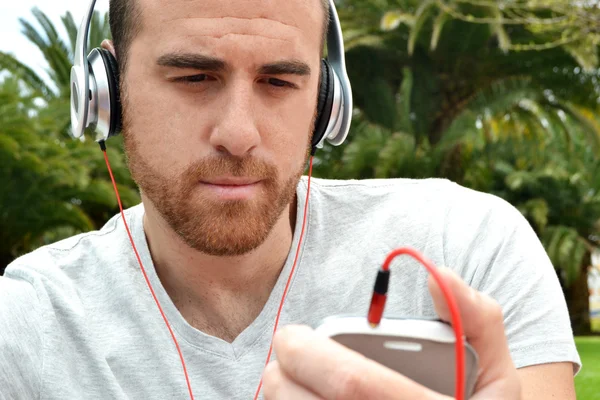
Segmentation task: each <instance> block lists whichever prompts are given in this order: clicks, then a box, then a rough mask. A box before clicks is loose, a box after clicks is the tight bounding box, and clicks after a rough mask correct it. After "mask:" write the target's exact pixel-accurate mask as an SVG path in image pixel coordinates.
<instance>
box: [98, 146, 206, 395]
mask: <svg viewBox="0 0 600 400" xmlns="http://www.w3.org/2000/svg"><path fill="white" fill-rule="evenodd" d="M100 148H101V149H102V152H103V153H104V161H105V162H106V167H107V168H108V173H109V174H110V179H111V181H112V184H113V188H114V189H115V194H116V195H117V201H118V203H119V210H120V211H121V219H123V223H124V224H125V230H127V235H128V236H129V241H130V242H131V247H133V252H134V253H135V256H136V258H137V260H138V263H139V264H140V268H141V270H142V274H143V275H144V279H145V280H146V284H147V285H148V289H150V293H151V294H152V298H153V299H154V302H155V303H156V306H157V307H158V311H160V315H161V316H162V318H163V321H165V325H166V326H167V329H168V330H169V333H170V334H171V338H173V343H175V347H176V348H177V353H178V354H179V359H180V360H181V366H182V367H183V374H184V375H185V382H186V383H187V388H188V391H189V393H190V399H191V400H194V394H193V393H192V385H191V384H190V377H189V376H188V372H187V368H186V366H185V361H184V360H183V354H182V353H181V348H180V347H179V343H178V342H177V339H176V338H175V334H174V333H173V330H172V329H171V325H169V321H168V320H167V316H166V315H165V313H164V312H163V309H162V307H161V306H160V303H159V301H158V299H157V298H156V294H155V293H154V289H153V288H152V285H151V284H150V280H149V279H148V275H147V274H146V270H145V269H144V265H143V264H142V259H141V258H140V255H139V253H138V251H137V247H136V246H135V243H134V241H133V237H132V236H131V232H130V231H129V225H127V220H126V219H125V213H124V212H123V204H121V196H119V189H117V183H116V182H115V177H114V175H113V173H112V169H111V168H110V162H109V161H108V155H107V154H106V144H105V143H104V142H103V141H102V142H100Z"/></svg>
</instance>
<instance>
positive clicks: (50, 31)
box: [0, 8, 139, 272]
mask: <svg viewBox="0 0 600 400" xmlns="http://www.w3.org/2000/svg"><path fill="white" fill-rule="evenodd" d="M33 14H34V16H35V19H36V21H37V23H38V24H39V26H40V30H38V29H36V28H35V27H34V26H33V24H31V23H30V22H28V21H26V20H23V19H21V24H22V26H23V33H24V34H25V35H26V36H27V38H28V39H29V40H30V41H31V42H33V43H34V44H35V45H36V46H37V47H38V48H39V50H40V51H41V52H42V54H43V55H44V57H45V59H46V61H47V63H48V69H47V72H48V76H49V77H50V79H51V81H50V82H47V81H46V80H44V78H43V77H41V76H39V75H37V74H36V73H35V72H34V71H33V70H32V69H31V68H29V67H28V66H26V65H24V64H23V63H21V62H20V61H19V60H18V59H17V58H16V57H14V56H13V55H11V54H7V53H2V52H0V69H1V70H4V71H7V72H9V74H10V75H9V77H8V78H7V79H5V81H4V82H3V83H2V99H1V100H0V153H2V155H1V157H0V158H1V159H2V160H3V163H4V164H3V165H2V169H1V170H0V171H1V172H0V178H1V181H2V182H6V183H5V184H3V185H4V188H3V189H6V190H2V193H0V217H1V218H0V229H1V231H0V241H1V243H0V272H2V270H3V269H4V267H5V266H6V264H8V262H10V261H11V260H12V259H13V258H14V257H16V256H18V255H20V254H23V253H25V252H28V251H31V250H33V249H34V248H36V247H38V246H40V245H43V244H46V243H49V242H54V241H56V240H59V239H62V238H65V237H68V236H72V235H73V234H76V233H80V232H85V231H89V230H92V229H98V228H100V227H101V226H102V225H103V224H104V223H105V222H106V221H107V220H108V219H109V218H110V217H112V216H113V215H114V214H115V213H116V212H118V207H117V202H116V198H115V195H114V192H113V188H112V183H111V182H110V178H109V176H108V173H107V172H106V166H105V164H104V158H103V155H102V153H101V152H100V150H99V148H98V146H97V145H94V144H93V143H92V142H90V141H89V140H88V141H87V142H86V141H78V140H74V139H73V138H72V137H71V135H70V111H69V110H70V108H69V107H70V105H69V103H70V68H71V65H72V57H73V49H74V46H75V42H76V36H77V25H76V24H75V22H74V20H73V17H72V15H71V14H70V13H67V14H66V15H65V16H64V17H62V22H63V25H64V28H65V29H66V32H67V34H68V39H69V43H68V44H66V43H65V42H64V41H63V39H62V38H61V37H60V36H59V34H58V31H57V29H56V27H55V26H54V25H53V24H52V22H51V21H50V20H49V18H48V17H47V16H46V15H45V14H44V13H43V12H41V11H40V10H38V9H37V8H34V9H33ZM109 34H110V32H109V29H108V23H107V17H106V15H105V16H104V17H101V16H100V15H99V14H98V13H95V14H94V17H93V19H92V28H91V33H90V44H91V45H93V46H98V45H99V44H100V43H101V40H102V39H103V38H105V37H109ZM115 145H116V146H115ZM113 146H114V147H116V148H117V149H119V150H120V151H112V152H110V158H111V166H112V168H113V172H114V173H115V177H116V179H117V182H119V191H120V193H121V196H122V199H123V203H124V206H125V207H129V206H132V205H134V204H137V203H138V202H139V195H138V193H137V190H136V189H135V184H134V183H133V181H132V180H131V177H130V175H129V171H128V170H127V168H126V164H125V159H124V156H123V152H122V148H121V147H122V145H121V142H120V138H115V139H114V140H111V147H113ZM5 160H6V161H5Z"/></svg>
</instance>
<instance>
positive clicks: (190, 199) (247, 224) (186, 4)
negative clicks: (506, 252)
mask: <svg viewBox="0 0 600 400" xmlns="http://www.w3.org/2000/svg"><path fill="white" fill-rule="evenodd" d="M137 1H138V2H139V3H140V10H141V13H142V18H141V21H140V22H141V23H142V26H143V27H142V31H141V33H140V34H139V35H138V36H136V38H135V39H134V40H133V42H132V44H131V47H130V50H129V60H128V67H127V71H126V72H125V74H124V76H123V82H124V86H125V90H124V92H123V107H124V136H125V147H126V152H127V155H128V158H129V165H130V169H131V172H132V175H133V177H134V179H135V180H136V182H137V183H138V185H139V186H140V188H141V190H142V195H143V197H144V201H145V202H148V201H149V202H151V203H152V205H153V206H154V207H155V208H156V210H157V211H158V212H159V213H160V214H161V216H162V217H163V219H164V220H165V221H166V222H167V223H168V224H169V226H170V227H171V228H172V229H173V230H174V231H175V232H176V233H177V234H178V235H179V236H180V237H181V238H182V239H183V240H184V241H185V242H186V243H187V244H188V245H189V246H191V247H193V248H195V249H197V250H199V251H202V252H204V253H208V254H212V255H240V254H244V253H247V252H249V251H251V250H253V249H254V248H256V247H257V246H259V245H260V244H261V243H262V242H263V241H264V240H265V239H266V237H267V236H268V234H269V232H270V231H271V229H272V228H273V226H274V224H275V222H276V221H277V220H278V219H279V218H280V217H281V216H282V213H283V211H284V210H286V206H288V204H290V202H291V201H292V200H293V199H294V195H295V189H296V185H297V183H298V180H299V179H300V176H301V175H302V172H303V170H304V166H305V162H306V159H307V151H308V149H309V143H310V136H311V134H312V128H313V124H314V117H315V109H316V100H317V86H318V78H319V67H320V56H321V51H320V50H321V49H320V45H321V37H322V32H321V27H322V24H323V10H322V8H321V7H320V2H319V0H309V1H307V0H285V1H284V0H278V1H277V0H228V1H223V0H201V1H200V0H194V1H190V0H137Z"/></svg>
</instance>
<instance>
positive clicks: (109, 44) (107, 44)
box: [101, 39, 117, 59]
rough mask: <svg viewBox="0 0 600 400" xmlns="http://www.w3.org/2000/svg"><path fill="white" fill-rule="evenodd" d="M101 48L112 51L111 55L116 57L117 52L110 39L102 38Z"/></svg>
mask: <svg viewBox="0 0 600 400" xmlns="http://www.w3.org/2000/svg"><path fill="white" fill-rule="evenodd" d="M101 46H102V48H103V49H106V50H108V51H110V52H111V53H112V55H113V56H114V57H115V59H116V58H117V54H116V52H115V46H114V45H113V42H112V40H108V39H104V40H103V41H102V45H101Z"/></svg>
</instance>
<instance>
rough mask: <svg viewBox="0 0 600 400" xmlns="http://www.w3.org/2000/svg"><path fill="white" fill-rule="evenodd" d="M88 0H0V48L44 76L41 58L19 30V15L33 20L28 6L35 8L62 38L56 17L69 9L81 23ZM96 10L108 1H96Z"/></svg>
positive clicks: (106, 5)
mask: <svg viewBox="0 0 600 400" xmlns="http://www.w3.org/2000/svg"><path fill="white" fill-rule="evenodd" d="M88 5H89V0H0V51H4V52H9V53H12V54H13V55H15V56H16V57H17V58H18V59H19V60H20V61H21V62H23V63H24V64H26V65H28V66H30V67H31V68H33V69H34V70H35V71H36V72H38V73H40V74H42V75H44V76H46V75H45V74H44V73H43V71H44V69H45V62H44V58H43V57H42V55H41V53H40V52H39V51H38V50H37V48H36V47H35V46H34V45H33V44H31V43H29V41H28V40H27V38H25V36H23V34H22V33H21V25H20V23H19V18H25V19H26V20H28V21H31V22H32V23H33V22H34V21H35V18H34V17H33V14H32V13H31V9H32V8H33V7H38V8H39V9H40V10H42V11H43V12H44V13H46V15H48V17H49V18H50V19H51V20H52V22H54V25H55V26H56V27H57V29H58V30H59V33H60V34H61V35H62V36H63V37H65V38H66V32H65V31H64V29H63V28H62V22H61V20H60V17H61V16H62V15H64V14H65V13H66V12H67V11H71V14H73V18H75V21H76V22H77V25H79V24H80V23H81V19H82V17H83V13H84V11H85V9H86V8H87V7H88ZM96 10H98V11H101V12H103V13H104V12H106V11H107V10H108V0H97V2H96Z"/></svg>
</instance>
